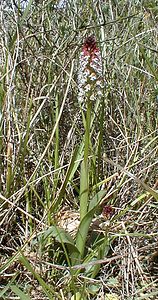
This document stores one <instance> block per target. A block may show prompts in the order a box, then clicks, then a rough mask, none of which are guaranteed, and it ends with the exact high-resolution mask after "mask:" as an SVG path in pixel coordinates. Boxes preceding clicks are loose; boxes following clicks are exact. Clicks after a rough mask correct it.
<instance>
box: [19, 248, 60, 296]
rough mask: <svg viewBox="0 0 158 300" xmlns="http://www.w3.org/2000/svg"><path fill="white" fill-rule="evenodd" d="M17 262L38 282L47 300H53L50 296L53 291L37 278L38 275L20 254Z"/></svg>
mask: <svg viewBox="0 0 158 300" xmlns="http://www.w3.org/2000/svg"><path fill="white" fill-rule="evenodd" d="M19 261H20V262H21V263H22V264H23V265H24V266H25V267H26V269H27V270H29V271H30V272H31V273H32V275H33V276H34V277H35V278H36V279H37V280H38V282H39V284H40V285H41V287H42V289H43V292H44V293H45V294H46V296H47V297H48V299H49V300H53V299H54V298H53V297H52V296H51V294H55V292H54V291H53V289H52V288H51V287H50V286H49V285H47V284H46V283H45V281H44V280H43V279H42V278H41V277H40V276H39V274H38V273H36V272H35V271H34V269H33V267H32V265H31V264H30V263H29V261H28V260H27V258H26V257H25V256H24V255H23V253H22V252H21V256H20V257H19Z"/></svg>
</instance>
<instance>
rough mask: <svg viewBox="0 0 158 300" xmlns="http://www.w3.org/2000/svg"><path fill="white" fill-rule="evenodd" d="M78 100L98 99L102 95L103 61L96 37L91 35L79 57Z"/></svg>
mask: <svg viewBox="0 0 158 300" xmlns="http://www.w3.org/2000/svg"><path fill="white" fill-rule="evenodd" d="M78 87H79V95H78V100H79V102H80V103H82V102H85V101H87V100H88V99H89V100H97V99H98V97H100V96H102V89H103V80H102V61H101V54H100V50H99V48H97V46H96V39H95V37H94V35H91V36H89V37H87V38H86V39H85V42H84V44H83V47H82V51H81V54H80V59H79V72H78Z"/></svg>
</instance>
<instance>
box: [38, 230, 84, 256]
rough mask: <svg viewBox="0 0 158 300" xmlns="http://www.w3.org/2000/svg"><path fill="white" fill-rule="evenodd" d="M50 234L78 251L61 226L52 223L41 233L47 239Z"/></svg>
mask: <svg viewBox="0 0 158 300" xmlns="http://www.w3.org/2000/svg"><path fill="white" fill-rule="evenodd" d="M51 236H52V237H54V238H55V239H56V241H58V242H59V243H63V244H68V245H69V246H71V248H72V250H73V251H75V252H77V253H79V251H78V249H77V248H76V246H75V244H74V240H73V238H72V237H71V235H70V234H69V233H68V232H67V231H65V230H64V229H63V228H60V227H58V226H56V225H52V226H51V227H50V228H49V229H47V230H46V231H45V232H44V233H43V238H44V239H47V238H50V237H51Z"/></svg>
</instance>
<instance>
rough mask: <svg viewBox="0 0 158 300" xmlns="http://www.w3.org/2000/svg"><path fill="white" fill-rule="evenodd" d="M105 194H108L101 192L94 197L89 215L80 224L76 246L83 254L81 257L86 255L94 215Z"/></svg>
mask: <svg viewBox="0 0 158 300" xmlns="http://www.w3.org/2000/svg"><path fill="white" fill-rule="evenodd" d="M105 194H106V191H100V192H99V193H97V194H96V195H95V196H94V198H93V199H92V200H91V202H90V205H89V211H88V213H87V214H86V215H85V216H84V218H83V219H82V221H81V222H80V225H79V228H78V231H77V235H76V246H77V249H78V250H79V251H80V253H81V257H82V256H83V254H84V249H85V242H86V238H87V234H88V230H89V227H90V224H91V222H92V219H93V217H94V213H95V212H96V210H97V209H98V205H99V203H100V202H101V200H102V198H103V196H104V195H105Z"/></svg>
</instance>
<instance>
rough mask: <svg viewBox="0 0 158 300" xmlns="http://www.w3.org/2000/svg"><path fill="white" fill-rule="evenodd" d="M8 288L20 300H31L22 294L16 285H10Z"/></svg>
mask: <svg viewBox="0 0 158 300" xmlns="http://www.w3.org/2000/svg"><path fill="white" fill-rule="evenodd" d="M10 288H11V290H12V291H13V292H14V293H15V294H16V295H17V296H18V297H19V298H20V299H21V300H31V298H30V297H29V296H28V295H26V294H24V292H22V291H21V290H20V289H19V288H18V287H17V286H16V285H11V286H10Z"/></svg>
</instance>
